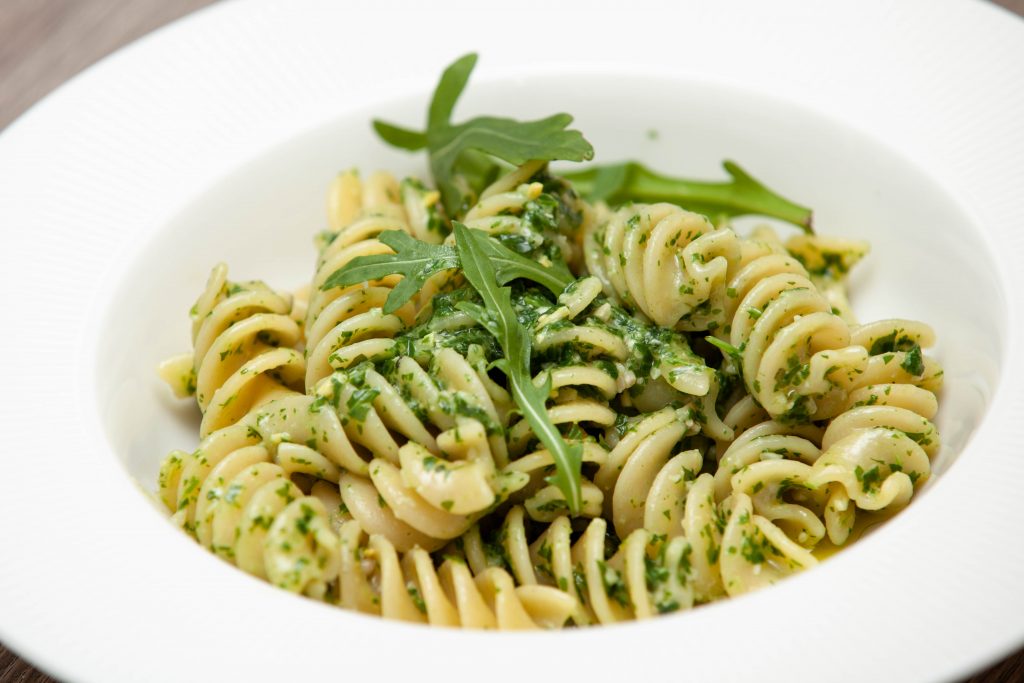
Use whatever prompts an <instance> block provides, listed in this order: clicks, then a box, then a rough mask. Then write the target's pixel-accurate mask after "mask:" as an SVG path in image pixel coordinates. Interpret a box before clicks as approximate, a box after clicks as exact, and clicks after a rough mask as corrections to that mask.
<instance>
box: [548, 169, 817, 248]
mask: <svg viewBox="0 0 1024 683" xmlns="http://www.w3.org/2000/svg"><path fill="white" fill-rule="evenodd" d="M722 166H723V168H725V171H726V173H728V174H729V176H730V177H731V180H729V181H727V182H717V183H716V182H706V181H698V180H688V179H685V178H671V177H669V176H664V175H661V174H658V173H655V172H654V171H652V170H650V169H649V168H646V167H645V166H643V165H641V164H638V163H636V162H627V163H623V164H613V165H608V166H595V167H592V168H587V169H584V170H582V171H574V172H570V173H564V174H563V177H564V178H565V179H566V180H568V181H570V182H571V183H572V184H573V187H574V188H575V189H576V191H577V192H579V193H580V194H581V195H583V196H584V197H585V198H586V199H587V200H589V201H598V200H604V201H605V202H607V203H608V204H610V205H613V206H614V205H617V204H624V203H626V202H646V203H650V202H670V203H672V204H678V205H679V206H681V207H683V208H684V209H688V210H690V211H695V212H697V213H702V214H705V215H707V216H709V217H711V218H717V217H725V218H731V217H733V216H746V215H758V216H769V217H771V218H778V219H780V220H783V221H786V222H787V223H792V224H793V225H796V226H797V227H799V228H801V229H802V230H803V231H804V232H807V233H812V234H813V232H814V229H813V227H812V218H813V213H812V211H811V210H810V209H809V208H807V207H805V206H801V205H799V204H796V203H794V202H791V201H789V200H788V199H786V198H785V197H782V196H781V195H779V194H777V193H775V192H773V191H772V190H770V189H768V188H767V187H765V186H764V185H763V184H762V183H760V182H759V181H758V180H756V179H755V178H754V177H753V176H751V175H750V174H749V173H747V172H746V171H744V170H743V169H742V168H740V166H739V165H738V164H736V163H735V162H733V161H725V162H723V163H722Z"/></svg>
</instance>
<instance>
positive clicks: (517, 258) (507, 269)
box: [472, 230, 575, 296]
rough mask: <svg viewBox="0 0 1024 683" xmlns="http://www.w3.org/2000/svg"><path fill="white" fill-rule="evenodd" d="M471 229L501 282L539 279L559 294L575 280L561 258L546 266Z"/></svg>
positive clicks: (551, 290) (502, 283)
mask: <svg viewBox="0 0 1024 683" xmlns="http://www.w3.org/2000/svg"><path fill="white" fill-rule="evenodd" d="M472 232H473V233H475V234H476V235H479V236H480V239H478V240H476V243H477V245H478V246H479V247H480V249H482V250H483V252H484V254H486V256H487V258H488V259H490V261H491V264H492V265H493V268H494V276H495V279H496V280H497V282H498V284H499V285H507V284H508V283H509V282H512V280H515V279H518V278H523V279H525V280H532V281H533V282H536V283H537V284H539V285H541V286H542V287H544V288H545V289H547V290H548V291H549V292H551V293H552V294H554V295H555V296H558V295H559V294H561V293H562V292H563V291H565V288H566V287H568V286H569V285H570V284H572V281H573V280H574V279H575V278H574V277H573V276H572V273H570V272H569V268H568V266H566V265H565V264H564V263H562V262H561V261H555V262H554V263H552V264H551V265H550V266H543V265H541V264H540V263H537V262H536V261H531V260H530V259H528V258H526V257H525V256H522V255H521V254H517V253H516V252H514V251H512V250H511V249H509V248H508V247H506V246H505V245H504V244H502V243H501V242H499V241H497V240H495V239H492V238H490V237H488V236H487V233H485V232H483V231H482V230H472Z"/></svg>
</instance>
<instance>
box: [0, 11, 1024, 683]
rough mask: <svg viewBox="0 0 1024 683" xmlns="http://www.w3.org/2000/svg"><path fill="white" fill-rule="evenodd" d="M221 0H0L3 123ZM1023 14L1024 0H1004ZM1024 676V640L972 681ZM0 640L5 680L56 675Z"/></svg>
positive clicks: (46, 681)
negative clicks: (145, 37)
mask: <svg viewBox="0 0 1024 683" xmlns="http://www.w3.org/2000/svg"><path fill="white" fill-rule="evenodd" d="M213 1H214V0H0V129H3V128H4V127H6V126H7V124H9V123H10V122H11V121H13V120H14V119H15V118H17V117H18V116H19V115H20V114H21V113H23V112H24V111H25V110H26V109H28V108H29V107H30V106H31V105H32V104H33V103H35V102H36V101H38V100H39V99H40V98H42V97H43V96H44V95H46V94H47V93H49V92H50V91H51V90H53V89H54V88H55V87H57V86H58V85H60V84H61V83H63V82H64V81H66V80H67V79H69V78H71V77H72V76H74V75H75V74H77V73H78V72H79V71H81V70H82V69H84V68H85V67H87V66H89V65H90V64H92V63H94V62H96V61H97V60H99V59H100V58H102V57H103V56H105V55H107V54H109V53H111V52H113V51H114V50H116V49H117V48H119V47H121V46H122V45H125V44H126V43H129V42H131V41H132V40H135V39H136V38H138V37H140V36H142V35H145V34H146V33H148V32H150V31H152V30H153V29H155V28H158V27H160V26H162V25H163V24H166V23H167V22H169V21H172V20H174V19H177V18H178V17H181V16H184V15H186V14H188V13H190V12H192V11H194V10H196V9H199V8H200V7H204V6H206V5H208V4H211V3H212V2H213ZM997 4H999V5H1002V6H1003V7H1005V8H1007V9H1009V10H1011V11H1013V12H1016V13H1017V14H1019V15H1024V0H997ZM1018 681H1024V648H1022V649H1021V650H1019V651H1017V652H1015V653H1014V654H1012V655H1010V656H1009V657H1007V658H1006V659H1004V660H1003V661H1001V662H999V663H997V664H995V665H994V666H992V667H990V668H989V669H986V670H985V671H982V672H980V673H978V674H976V675H974V676H973V677H971V678H969V679H967V681H965V683H1016V682H1018ZM53 682H54V679H53V678H51V677H49V676H47V675H45V674H44V673H42V672H40V671H39V670H37V669H35V668H33V667H32V666H31V665H30V664H28V663H27V662H26V661H25V660H23V659H21V658H19V657H18V656H17V655H15V654H14V653H13V652H11V651H10V650H7V649H6V648H4V647H3V645H2V644H0V683H53Z"/></svg>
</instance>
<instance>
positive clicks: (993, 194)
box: [0, 0, 1024, 682]
mask: <svg viewBox="0 0 1024 683" xmlns="http://www.w3.org/2000/svg"><path fill="white" fill-rule="evenodd" d="M470 49H478V50H480V51H481V53H482V54H481V62H480V67H479V69H478V72H477V73H476V74H475V75H474V79H473V81H472V84H471V86H470V89H469V92H468V95H467V97H466V98H465V101H464V102H463V104H462V106H461V107H460V109H459V112H460V115H468V114H470V113H477V112H481V111H490V112H494V113H502V112H507V113H510V114H512V115H530V116H535V115H546V114H549V113H552V112H554V111H556V110H566V111H570V112H572V113H574V114H576V115H577V123H578V125H579V127H580V128H581V129H583V130H584V132H585V133H586V134H587V135H588V137H590V139H591V140H592V141H593V142H594V143H595V145H596V147H597V149H598V153H599V157H600V158H603V159H606V160H609V159H614V158H621V157H623V156H627V155H628V156H636V157H639V158H641V159H642V160H644V161H647V162H650V163H652V164H653V165H655V166H656V167H660V168H662V169H665V170H667V171H678V172H688V173H696V174H701V175H705V176H707V175H713V174H715V173H716V172H717V162H718V160H719V159H721V158H723V157H732V158H735V159H738V160H739V161H740V162H741V163H743V164H744V165H746V166H747V167H749V169H750V170H751V171H752V172H754V173H755V175H758V176H760V177H761V178H762V179H764V180H765V181H766V182H768V184H769V185H771V186H773V187H776V188H778V189H780V190H781V191H783V193H784V194H787V195H789V196H792V197H794V198H797V199H799V200H801V201H804V202H807V203H810V204H811V205H813V206H814V207H815V208H816V209H817V220H818V227H819V229H820V230H821V231H823V232H826V233H833V234H843V235H849V236H856V237H860V236H863V237H867V238H868V239H870V240H871V241H872V242H873V246H874V248H875V250H874V253H873V254H872V256H871V258H870V263H869V265H867V266H866V267H864V268H863V269H862V272H861V273H860V274H858V276H857V277H856V280H855V286H856V287H857V291H856V297H855V305H856V308H857V310H858V312H859V313H860V314H861V315H862V317H864V318H866V319H870V318H873V317H879V316H892V315H901V316H912V317H917V318H921V319H923V320H926V321H929V322H931V323H932V324H934V326H935V327H936V329H937V331H938V333H939V336H940V339H941V344H940V347H939V348H938V351H937V353H938V354H939V356H940V358H941V360H942V361H943V363H944V364H945V365H946V367H947V384H946V389H945V392H944V395H943V397H942V399H943V409H942V412H941V415H940V420H939V426H940V428H941V429H942V432H943V436H944V438H945V445H944V451H943V453H942V456H941V459H940V460H939V461H938V463H937V470H938V471H939V476H937V477H935V478H934V479H933V480H932V481H931V482H930V484H929V487H928V490H927V491H925V492H924V493H923V494H922V495H920V496H919V497H918V498H917V499H916V500H915V501H914V503H913V504H912V505H911V506H910V508H909V509H908V510H906V511H905V512H904V513H902V514H901V515H900V516H899V517H898V518H897V519H896V520H894V521H893V522H892V523H890V524H888V525H886V527H885V528H884V529H882V530H880V532H878V533H875V534H873V535H871V536H870V537H869V538H868V539H865V540H864V541H863V542H861V543H858V544H857V545H856V546H855V547H853V548H851V549H849V550H848V551H846V552H844V553H841V554H840V555H838V556H837V557H835V558H833V559H831V560H829V561H827V562H826V563H824V565H823V566H821V567H819V568H817V569H815V570H814V571H811V572H808V573H806V574H804V575H802V576H800V577H797V578H795V579H792V580H789V581H786V582H784V583H783V584H781V585H779V586H777V587H774V588H771V589H768V590H764V591H762V592H759V593H756V594H754V595H750V596H746V597H743V598H741V599H736V600H731V601H726V602H722V603H717V604H714V605H710V606H706V607H702V608H700V609H697V610H695V611H693V612H690V613H686V614H681V615H675V616H671V617H665V618H660V619H656V620H652V621H649V622H645V623H641V624H630V625H625V626H619V627H605V628H599V629H586V630H575V631H569V632H564V633H542V634H493V633H462V632H455V631H449V630H441V629H436V630H428V629H425V628H422V627H412V626H406V625H402V624H398V623H394V622H385V621H382V620H378V619H373V618H369V617H364V616H361V615H356V614H351V613H347V612H344V611H341V610H338V609H333V608H328V607H325V606H323V605H320V604H317V603H314V602H312V601H309V600H304V599H300V598H296V597H293V596H291V595H289V594H286V593H284V592H282V591H278V590H276V589H273V588H271V587H270V586H268V585H266V584H263V583H261V582H259V581H256V580H254V579H251V578H249V577H248V576H246V575H244V574H243V573H241V572H239V571H238V570H236V569H234V568H232V567H230V566H228V565H226V564H224V563H222V562H220V561H219V560H217V559H216V558H214V557H213V556H212V555H210V554H208V553H206V552H205V551H203V550H201V549H200V548H198V547H197V546H196V545H195V544H194V543H192V542H191V541H190V540H189V539H187V538H186V537H185V536H184V535H182V534H179V533H177V532H175V531H174V530H173V529H172V528H171V527H170V526H169V525H168V524H167V523H166V522H165V521H164V519H163V514H162V513H161V512H160V511H158V510H156V509H155V508H154V507H153V506H152V505H150V503H149V501H148V500H147V498H146V496H145V495H144V494H143V493H142V492H140V490H139V488H137V487H135V486H133V479H135V480H137V481H138V482H139V484H140V486H141V488H143V489H151V488H152V487H153V481H154V476H155V471H156V465H157V463H158V461H159V459H160V458H161V457H162V455H163V454H164V453H165V452H166V450H168V449H169V448H170V447H172V446H177V447H185V448H188V447H191V446H192V445H193V444H194V443H195V436H194V432H193V429H194V424H193V422H192V419H193V418H192V417H191V411H190V410H189V409H187V408H185V407H184V406H179V405H177V404H175V403H174V402H173V401H172V400H171V399H170V398H169V397H168V395H167V393H166V391H165V390H164V389H163V388H162V387H160V386H159V384H158V382H157V381H156V379H155V377H154V375H153V371H152V370H153V366H154V365H155V362H156V361H157V360H159V359H160V358H161V357H163V356H164V355H166V354H168V353H171V352H175V351H180V350H184V349H186V348H187V318H186V312H187V310H188V307H189V305H190V303H191V301H192V300H193V299H194V297H195V296H196V294H197V293H198V291H199V288H200V287H201V285H202V282H203V278H204V277H205V274H206V271H207V270H208V268H209V267H210V266H211V265H212V264H213V263H214V262H216V261H218V260H220V259H224V260H226V261H228V262H229V263H230V264H231V266H232V269H233V273H235V274H236V275H238V276H239V277H242V278H248V277H261V278H264V279H266V280H268V281H270V282H271V283H273V284H275V285H276V286H281V287H287V286H293V285H297V284H300V283H301V282H302V281H303V280H305V279H306V278H307V277H308V273H309V272H311V267H312V263H313V256H314V254H313V250H312V247H311V246H310V238H311V236H312V235H313V234H314V233H315V232H316V231H317V230H319V229H320V228H321V226H322V223H323V217H322V208H321V207H322V206H323V196H324V193H325V191H326V186H327V183H328V182H329V180H330V178H331V176H332V175H333V173H334V172H335V171H337V170H340V169H342V168H347V167H349V166H351V165H359V166H361V167H363V168H366V169H370V168H375V167H386V168H394V169H396V170H399V171H403V170H409V169H413V170H415V169H422V160H421V159H418V158H413V157H409V156H407V155H403V154H400V153H397V152H395V151H393V150H388V149H386V148H385V147H383V146H382V145H381V144H380V143H379V142H377V141H376V140H375V139H374V138H373V136H372V134H371V132H370V130H369V128H368V123H367V122H368V120H369V118H370V116H371V115H374V114H381V115H387V116H388V117H391V118H394V119H398V120H400V121H401V122H404V123H407V124H410V125H413V124H418V123H419V122H420V121H421V120H422V117H423V111H424V104H425V98H426V96H427V94H428V92H429V90H430V88H431V87H432V86H433V84H434V82H435V81H436V78H437V76H438V74H439V72H440V69H441V68H442V67H443V66H444V65H445V64H447V63H448V62H449V61H451V59H452V58H454V57H455V56H457V55H459V54H461V53H463V52H465V51H468V50H470ZM1022 83H1024V24H1022V23H1021V22H1020V21H1018V20H1016V19H1013V18H1011V17H1010V16H1009V15H1007V14H1006V13H1004V12H1002V11H1000V10H998V9H995V8H993V7H991V6H988V5H985V4H981V3H975V2H945V3H941V5H939V4H933V3H928V2H926V1H925V0H918V1H914V2H902V3H899V4H895V3H889V2H883V1H882V0H873V1H870V2H859V3H844V4H841V5H840V4H837V3H796V2H773V3H759V2H754V1H751V2H719V3H715V4H711V3H701V4H698V3H697V2H692V3H685V4H669V3H664V4H659V3H654V2H649V3H634V8H633V9H631V10H629V11H626V10H624V9H621V8H618V7H615V6H612V5H611V4H610V3H608V4H607V6H605V4H603V3H584V2H575V3H557V4H556V3H552V2H532V1H528V2H521V3H518V4H515V5H508V4H507V3H506V4H504V5H503V6H502V9H500V10H499V9H497V7H495V8H494V9H492V10H488V9H485V8H482V7H481V6H480V4H479V3H475V2H445V3H443V4H440V3H430V4H429V5H427V4H423V5H422V6H415V5H413V4H412V3H401V2H377V3H375V4H374V6H373V8H372V9H371V8H368V7H360V8H356V7H348V6H343V5H342V4H340V3H333V2H313V1H304V2H295V1H292V2H288V3H275V2H248V3H238V2H236V3H228V4H223V5H217V6H215V7H213V8H211V9H208V10H206V11H203V12H200V13H198V14H196V15H194V16H192V17H190V18H188V19H186V20H184V21H182V22H179V23H177V24H174V25H173V26H171V27H169V28H166V29H164V30H161V31H158V32H157V33H156V34H154V35H152V36H150V37H148V38H146V39H145V40H143V41H141V42H139V43H138V44H135V45H133V46H131V47H129V48H127V49H125V50H123V51H121V52H119V53H118V54H116V55H114V56H113V57H111V58H108V59H107V60H105V61H104V62H103V63H101V64H100V65H98V66H96V67H94V68H93V69H91V70H89V71H88V72H87V73H85V74H84V75H82V76H80V77H78V78H76V79H74V80H73V81H72V82H70V83H68V84H67V85H65V86H64V87H63V88H61V89H60V90H59V91H58V92H57V93H55V94H54V95H52V96H51V97H49V98H47V99H46V100H45V101H44V102H42V103H41V104H39V105H37V106H36V107H35V108H33V109H32V110H31V111H30V112H29V113H28V114H27V115H26V116H25V117H23V118H22V119H21V120H19V121H18V122H17V123H15V124H14V125H13V126H11V127H10V128H9V129H8V130H7V131H5V132H4V133H3V135H2V136H0V226H2V229H3V239H4V246H3V249H2V252H0V277H2V278H3V291H4V293H5V296H4V302H5V314H6V318H5V319H6V322H5V325H4V335H3V344H4V349H3V357H4V359H5V362H4V368H3V372H2V374H0V377H2V379H3V383H4V397H3V399H2V407H3V415H4V426H5V430H4V441H3V448H2V451H3V460H2V464H0V542H2V548H3V549H2V551H0V639H2V640H3V641H4V642H5V643H7V644H8V645H10V646H12V647H13V648H15V649H16V650H17V651H19V652H21V653H23V654H24V655H25V656H27V657H29V658H30V659H32V660H33V661H34V662H36V663H37V664H39V665H40V666H42V667H43V668H45V669H47V670H49V671H51V672H53V673H55V674H56V675H58V676H60V677H61V678H64V679H67V680H82V681H105V682H116V681H137V680H143V679H144V680H149V681H171V680H178V681H180V680H192V679H196V678H201V679H207V680H212V679H223V680H235V679H245V680H292V679H293V678H295V677H296V676H298V675H308V674H314V675H317V676H318V677H322V676H324V675H328V676H335V677H337V678H339V679H340V678H343V677H344V678H348V677H352V676H366V677H369V676H373V677H375V678H384V679H385V680H391V679H392V678H394V679H397V678H398V677H399V676H408V677H416V678H417V679H419V680H424V679H429V680H434V679H437V680H442V679H443V680H452V679H453V678H459V677H466V678H469V677H472V678H474V679H482V678H483V677H487V678H488V679H489V680H512V679H521V678H522V676H523V675H530V674H532V675H542V676H544V677H545V679H547V680H556V681H557V680H568V679H569V677H570V676H571V677H573V678H574V679H576V678H579V677H583V678H587V677H594V676H597V679H598V680H611V679H612V677H619V676H622V677H629V680H645V679H646V678H647V677H649V676H655V675H658V676H659V677H661V678H672V679H683V678H686V679H692V680H736V681H741V680H743V681H746V680H752V679H754V678H755V677H756V678H757V679H766V680H782V679H786V680H810V679H812V678H813V679H819V678H820V679H831V680H850V681H853V680H894V681H895V680H899V681H918V680H920V681H934V680H943V679H950V678H954V677H956V676H961V675H964V674H966V673H968V672H969V671H971V670H973V669H976V668H978V667H980V666H982V665H983V664H984V663H985V662H987V661H989V660H991V659H993V658H995V657H998V656H1000V655H1003V654H1005V653H1006V652H1008V651H1009V650H1010V649H1011V648H1013V647H1014V646H1016V645H1017V644H1019V643H1020V642H1021V641H1022V640H1024V590H1021V589H1020V586H1019V581H1018V579H1019V577H1020V571H1021V570H1020V567H1021V566H1022V565H1024V544H1022V543H1021V542H1020V535H1021V531H1020V530H1021V529H1022V528H1024V506H1022V505H1021V503H1020V501H1019V498H1020V495H1021V492H1022V491H1024V459H1022V458H1021V455H1020V453H1019V441H1020V429H1019V426H1018V425H1019V422H1020V416H1021V415H1024V386H1022V382H1021V379H1022V378H1024V374H1022V372H1024V367H1022V362H1021V359H1020V356H1019V355H1018V354H1016V353H1013V352H1012V351H1013V350H1014V349H1016V348H1018V346H1019V344H1020V337H1021V329H1020V321H1019V314H1020V312H1021V310H1022V307H1024V298H1022V294H1021V292H1022V289H1024V273H1022V271H1021V268H1020V265H1019V264H1020V263H1021V262H1022V261H1024V232H1022V230H1021V227H1022V226H1024V191H1022V188H1024V126H1022V125H1021V121H1024V89H1022V88H1021V84H1022ZM651 129H653V130H656V131H658V133H659V136H658V139H657V140H653V141H652V140H650V139H648V136H647V134H646V133H647V131H648V130H651ZM243 238H244V239H243Z"/></svg>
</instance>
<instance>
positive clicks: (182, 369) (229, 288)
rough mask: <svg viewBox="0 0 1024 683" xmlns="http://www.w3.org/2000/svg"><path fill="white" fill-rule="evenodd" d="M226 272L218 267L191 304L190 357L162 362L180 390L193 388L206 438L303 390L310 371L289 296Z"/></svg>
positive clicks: (163, 370)
mask: <svg viewBox="0 0 1024 683" xmlns="http://www.w3.org/2000/svg"><path fill="white" fill-rule="evenodd" d="M227 275H228V269H227V266H225V265H224V264H223V263H221V264H218V265H217V266H216V267H215V268H214V269H213V271H212V272H211V273H210V278H209V280H208V281H207V283H206V289H205V290H204V291H203V293H202V295H200V297H199V299H198V301H197V302H196V305H195V306H194V307H193V308H192V312H191V315H192V342H193V352H192V354H190V356H191V357H189V356H178V357H175V358H172V359H170V360H169V361H166V362H165V363H164V364H162V365H161V367H160V374H161V375H162V376H163V377H164V379H165V380H167V381H168V383H170V384H171V386H172V388H175V390H176V392H177V393H178V394H179V395H181V394H183V393H185V391H183V390H182V386H183V385H185V389H186V390H191V391H194V393H195V395H196V402H197V403H198V404H199V409H200V410H201V411H202V413H203V421H202V426H201V427H200V436H201V437H205V436H207V435H209V434H211V433H212V432H214V431H216V430H218V429H221V428H223V427H227V426H229V425H232V424H234V423H236V422H238V421H239V420H240V419H242V418H243V417H244V416H245V415H247V414H248V413H249V412H250V411H252V410H253V409H254V408H257V407H259V406H260V405H262V404H264V403H267V402H268V401H272V400H274V399H275V398H278V397H281V396H286V395H288V394H291V393H295V392H296V391H299V390H301V381H300V379H299V378H300V377H301V376H302V374H303V373H304V372H305V360H304V359H303V357H302V354H301V353H299V352H298V351H296V350H295V348H294V347H295V346H297V345H299V344H300V343H301V341H302V331H301V329H300V328H299V326H298V324H297V323H296V322H295V320H293V319H292V317H291V316H290V315H289V312H290V311H291V308H292V300H291V297H289V296H286V295H282V294H279V293H277V292H275V291H274V290H272V289H270V288H269V287H268V286H267V285H265V284H264V283H262V282H258V281H254V282H229V281H228V279H227ZM189 365H190V366H191V367H190V368H189V367H188V366H189ZM183 377H184V378H185V379H184V380H183V379H182V378H183Z"/></svg>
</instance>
